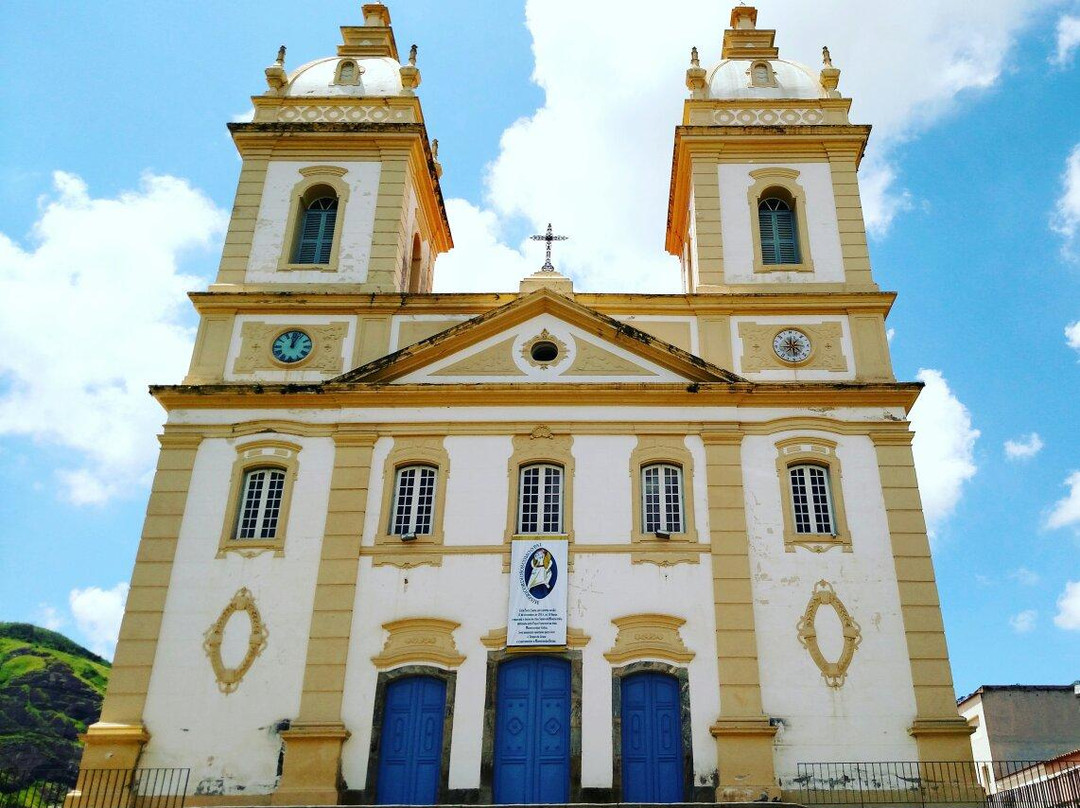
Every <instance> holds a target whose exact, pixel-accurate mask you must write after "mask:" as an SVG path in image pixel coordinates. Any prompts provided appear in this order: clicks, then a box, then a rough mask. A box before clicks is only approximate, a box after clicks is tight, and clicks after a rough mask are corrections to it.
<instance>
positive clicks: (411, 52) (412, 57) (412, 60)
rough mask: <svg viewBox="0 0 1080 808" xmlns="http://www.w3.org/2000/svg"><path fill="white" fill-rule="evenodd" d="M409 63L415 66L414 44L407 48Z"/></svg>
mask: <svg viewBox="0 0 1080 808" xmlns="http://www.w3.org/2000/svg"><path fill="white" fill-rule="evenodd" d="M409 64H411V65H412V66H413V67H416V45H413V46H411V47H410V48H409Z"/></svg>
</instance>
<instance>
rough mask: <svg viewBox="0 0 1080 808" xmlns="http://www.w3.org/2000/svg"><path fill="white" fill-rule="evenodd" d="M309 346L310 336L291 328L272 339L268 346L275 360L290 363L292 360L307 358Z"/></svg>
mask: <svg viewBox="0 0 1080 808" xmlns="http://www.w3.org/2000/svg"><path fill="white" fill-rule="evenodd" d="M311 348H312V343H311V337H309V336H308V335H307V334H305V333H304V332H303V331H298V330H296V329H293V330H291V331H286V332H285V333H284V334H282V335H281V336H279V337H278V338H277V339H276V340H274V344H273V345H271V346H270V352H271V353H272V354H273V355H274V359H276V360H277V361H279V362H284V363H286V364H289V365H291V364H293V363H294V362H299V361H301V360H303V359H307V357H308V354H310V353H311Z"/></svg>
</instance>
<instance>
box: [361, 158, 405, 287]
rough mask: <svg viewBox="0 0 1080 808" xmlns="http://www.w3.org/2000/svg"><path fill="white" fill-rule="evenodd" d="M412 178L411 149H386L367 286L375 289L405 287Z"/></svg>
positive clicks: (376, 204) (380, 179) (377, 200)
mask: <svg viewBox="0 0 1080 808" xmlns="http://www.w3.org/2000/svg"><path fill="white" fill-rule="evenodd" d="M408 178H409V158H408V151H406V150H402V151H401V152H400V153H398V152H396V151H391V150H384V151H383V152H382V166H381V168H380V170H379V194H378V197H377V198H376V200H375V233H374V236H373V238H372V241H371V261H370V262H369V264H368V275H367V280H366V281H365V282H364V286H365V288H366V289H369V290H371V291H373V292H398V291H401V288H402V286H401V283H400V282H399V279H400V278H401V275H402V272H403V271H404V269H403V267H402V260H403V258H404V256H405V248H406V243H405V242H406V233H405V213H406V211H405V190H406V185H407V183H408Z"/></svg>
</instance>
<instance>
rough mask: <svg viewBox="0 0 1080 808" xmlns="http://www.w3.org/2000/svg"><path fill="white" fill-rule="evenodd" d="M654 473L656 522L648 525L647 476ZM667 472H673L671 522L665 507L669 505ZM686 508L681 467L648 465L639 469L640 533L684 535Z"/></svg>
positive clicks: (660, 464) (669, 464)
mask: <svg viewBox="0 0 1080 808" xmlns="http://www.w3.org/2000/svg"><path fill="white" fill-rule="evenodd" d="M653 471H655V472H656V473H657V484H658V490H657V491H656V492H655V495H656V497H657V502H656V509H657V514H656V516H657V522H656V523H655V524H650V523H649V495H650V491H649V482H648V475H649V473H650V472H653ZM668 472H674V476H675V486H676V488H675V501H674V505H675V514H674V516H675V520H672V518H671V517H672V513H671V511H670V508H669V507H667V506H668V505H670V504H671V503H669V502H668V500H667V497H668V495H669V493H670V492H669V491H667V485H668ZM685 514H686V506H685V499H684V497H683V472H682V467H681V466H679V465H677V464H675V463H649V464H647V465H645V466H642V467H641V532H642V533H652V534H656V533H668V534H672V533H676V534H677V533H684V532H685V531H686V515H685Z"/></svg>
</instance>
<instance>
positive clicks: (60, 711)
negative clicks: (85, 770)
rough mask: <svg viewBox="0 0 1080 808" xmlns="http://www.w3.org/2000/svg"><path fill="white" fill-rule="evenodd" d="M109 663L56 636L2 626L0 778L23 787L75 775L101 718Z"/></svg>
mask: <svg viewBox="0 0 1080 808" xmlns="http://www.w3.org/2000/svg"><path fill="white" fill-rule="evenodd" d="M109 668H110V665H109V662H108V661H107V660H105V659H102V658H101V657H99V656H98V655H97V654H93V653H91V652H90V651H87V650H86V649H85V648H83V647H82V646H81V645H78V644H77V643H75V642H72V641H71V640H69V639H68V638H67V637H65V636H63V635H62V634H57V633H56V632H55V631H49V630H48V629H44V628H38V627H37V626H32V625H29V624H27V623H0V774H6V775H8V777H11V776H14V778H15V779H17V780H19V781H22V782H29V781H35V780H39V781H40V780H55V779H58V776H59V777H63V774H64V773H67V774H68V776H70V775H72V774H74V772H75V770H76V769H77V768H78V765H79V749H80V746H79V742H78V738H77V737H76V736H77V735H78V734H79V733H80V732H85V731H86V727H87V726H88V725H89V724H92V723H94V722H95V721H96V720H97V718H98V715H99V714H100V713H101V702H102V699H103V698H104V696H105V684H106V683H107V682H108V679H109Z"/></svg>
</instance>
